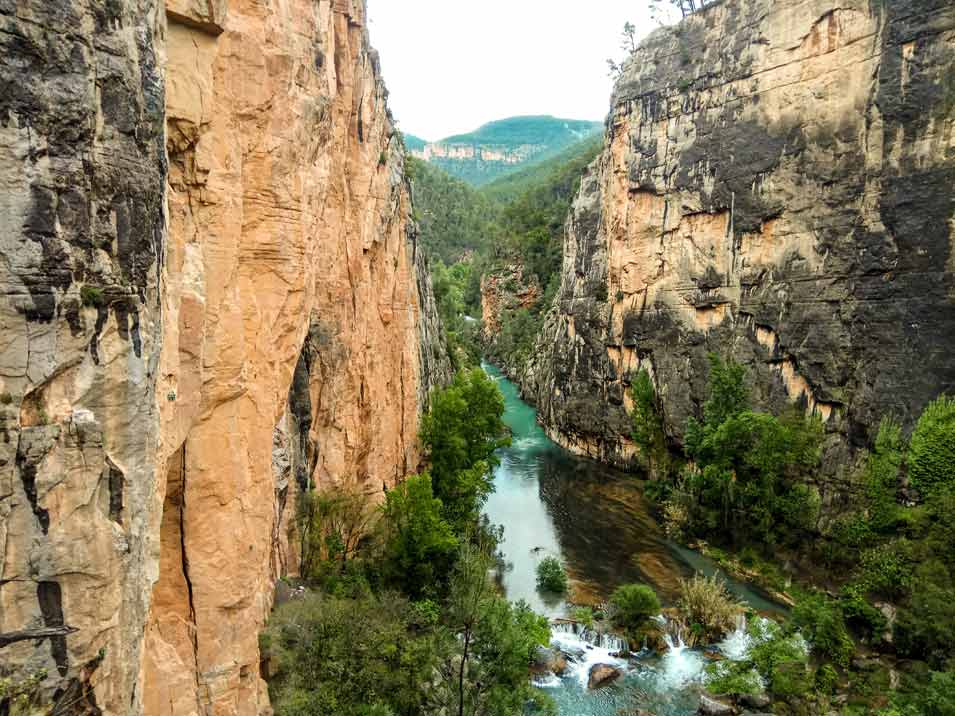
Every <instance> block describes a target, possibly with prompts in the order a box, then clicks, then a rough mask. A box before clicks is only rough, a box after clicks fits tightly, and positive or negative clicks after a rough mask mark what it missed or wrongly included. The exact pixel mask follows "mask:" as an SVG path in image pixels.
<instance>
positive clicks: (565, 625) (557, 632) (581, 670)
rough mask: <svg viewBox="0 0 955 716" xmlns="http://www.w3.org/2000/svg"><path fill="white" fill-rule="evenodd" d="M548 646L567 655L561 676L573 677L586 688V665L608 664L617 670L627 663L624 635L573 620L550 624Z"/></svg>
mask: <svg viewBox="0 0 955 716" xmlns="http://www.w3.org/2000/svg"><path fill="white" fill-rule="evenodd" d="M551 646H553V647H554V648H556V649H559V650H560V651H561V653H563V655H564V657H565V658H566V659H567V669H566V671H565V672H564V674H565V676H569V677H572V678H574V679H576V680H577V681H578V683H579V684H580V687H581V688H582V689H586V688H587V681H588V679H589V678H590V669H591V668H592V667H593V666H595V665H596V664H608V665H610V666H613V667H615V668H617V669H620V670H621V671H625V670H626V669H627V667H628V661H627V656H628V655H629V653H630V652H629V645H628V644H627V640H626V639H623V638H621V637H619V636H616V635H614V634H606V633H602V632H599V631H596V630H594V629H588V628H586V627H585V626H584V625H583V624H579V623H577V622H563V621H561V622H555V623H553V624H551Z"/></svg>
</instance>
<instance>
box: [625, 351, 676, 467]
mask: <svg viewBox="0 0 955 716" xmlns="http://www.w3.org/2000/svg"><path fill="white" fill-rule="evenodd" d="M630 396H631V397H632V398H633V417H632V420H633V441H634V443H636V445H637V447H639V448H640V452H641V454H642V455H643V457H644V458H645V459H646V461H647V468H648V470H649V472H650V475H651V476H652V477H657V478H659V479H662V478H665V477H666V473H667V472H668V470H667V466H668V463H669V450H668V448H667V443H666V433H665V432H664V429H663V417H662V416H661V415H660V409H659V406H658V405H657V392H656V389H655V388H654V387H653V380H652V379H651V378H650V374H649V373H648V372H647V371H646V370H644V369H642V368H641V369H640V370H639V371H638V372H637V374H636V376H634V378H633V380H632V382H631V384H630Z"/></svg>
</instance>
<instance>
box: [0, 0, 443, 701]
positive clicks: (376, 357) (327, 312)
mask: <svg viewBox="0 0 955 716" xmlns="http://www.w3.org/2000/svg"><path fill="white" fill-rule="evenodd" d="M110 7H111V8H112V9H111V10H99V9H97V8H95V7H94V8H90V7H87V4H86V3H80V2H62V3H53V4H48V3H47V2H46V0H28V2H24V3H22V7H21V4H20V3H18V4H17V9H16V10H15V13H16V14H15V15H9V13H12V12H14V11H13V10H7V6H6V5H4V4H0V15H2V16H3V19H4V21H9V26H10V27H11V28H12V29H11V32H10V33H8V34H7V35H5V36H3V37H2V38H0V45H2V47H3V49H4V52H3V53H2V59H0V80H3V81H4V82H6V81H7V79H8V77H12V76H14V75H15V74H17V73H19V74H22V73H23V72H24V67H26V72H27V74H28V75H31V76H33V77H34V78H35V79H36V81H35V82H32V83H31V82H20V83H18V85H17V87H18V88H19V89H18V93H17V94H16V96H15V97H13V98H12V99H14V100H15V102H16V103H15V104H10V105H9V106H8V104H7V102H8V99H7V97H6V95H5V96H4V97H3V98H2V99H0V110H6V111H7V114H4V116H8V117H9V119H10V120H11V121H8V122H7V124H0V184H2V187H3V196H4V198H3V199H2V200H0V225H2V227H3V228H4V232H0V233H3V235H4V236H5V237H7V238H3V239H0V254H2V255H3V256H4V257H5V261H4V262H0V280H2V282H3V284H4V286H5V287H6V289H5V291H4V293H3V294H2V296H0V328H2V331H3V337H4V339H5V340H4V341H2V342H0V381H2V384H0V393H3V396H2V399H0V419H2V423H3V424H2V427H3V429H4V431H5V434H6V435H7V437H8V439H7V440H6V441H5V442H4V443H3V444H2V446H0V518H2V519H0V632H3V633H6V632H13V631H19V630H23V629H30V628H44V627H46V628H49V627H59V626H63V627H64V628H66V627H68V628H69V629H71V630H73V631H69V633H65V634H63V635H59V636H56V637H55V638H52V639H46V638H45V639H41V640H24V641H19V642H17V643H15V644H14V645H13V646H11V647H5V648H4V651H3V652H2V653H0V663H2V666H3V667H4V668H8V667H9V668H10V669H14V670H17V671H18V673H27V672H30V671H33V670H35V669H38V668H45V669H46V670H47V672H48V674H49V676H48V678H47V679H46V680H45V681H44V683H43V692H44V695H45V696H47V697H49V698H50V699H51V700H52V701H54V702H56V703H58V704H60V708H65V707H64V704H66V703H67V702H69V703H70V707H69V710H67V711H65V713H71V714H73V713H78V714H79V713H89V714H100V713H101V714H124V715H125V714H143V713H145V714H149V715H150V716H167V715H168V716H172V715H173V714H174V715H175V716H188V715H190V714H202V715H203V716H209V715H213V714H215V715H219V714H236V715H238V714H243V715H244V714H250V715H251V714H259V713H268V712H269V704H268V697H267V692H266V690H265V685H264V683H263V682H262V681H261V679H260V678H259V653H258V632H259V630H260V628H261V626H262V625H263V623H264V621H265V620H266V618H267V616H268V613H269V610H270V608H271V602H272V593H273V585H274V582H275V580H276V579H277V578H278V577H279V576H281V575H284V574H294V573H295V572H296V570H297V566H298V562H297V549H296V534H295V529H294V525H293V524H292V518H293V516H294V514H295V504H296V495H297V494H299V493H300V492H301V490H302V489H308V488H314V487H316V486H321V487H330V488H334V487H335V486H339V485H349V486H359V488H360V489H362V490H364V491H365V492H366V493H367V494H368V496H369V499H370V500H375V499H380V496H381V494H382V492H383V490H384V489H386V488H388V487H391V486H393V485H394V484H395V483H396V482H397V481H398V480H400V479H402V478H403V476H405V475H406V474H408V473H409V472H412V471H414V470H416V469H417V467H418V464H419V454H418V449H417V445H416V435H417V428H418V418H419V414H420V412H421V409H422V407H423V406H424V405H425V402H426V400H427V395H428V393H429V391H430V389H431V387H432V386H434V385H436V384H439V383H442V382H444V381H446V380H448V379H449V378H450V367H449V364H448V360H447V356H446V354H445V351H444V347H443V345H442V343H441V339H440V326H439V324H438V320H437V312H436V308H435V305H434V298H433V295H432V294H431V288H430V283H429V279H428V277H427V273H426V271H425V268H424V263H423V256H421V255H420V254H419V252H418V251H417V247H416V234H415V227H414V225H413V224H412V223H411V222H410V219H409V216H410V213H411V212H410V198H409V192H408V190H407V187H406V184H405V181H404V176H403V174H404V169H403V147H402V146H401V144H400V139H399V137H398V135H397V134H396V132H395V129H394V126H393V123H392V121H391V117H390V114H389V112H388V109H387V106H386V94H387V93H386V90H385V88H384V85H383V83H382V80H381V77H380V75H379V70H378V60H377V55H376V54H375V53H374V51H373V50H371V49H370V46H369V42H368V37H367V30H366V15H365V6H364V2H363V0H271V1H270V2H265V0H167V2H166V3H165V7H163V6H162V3H156V2H155V1H154V0H119V1H118V2H115V3H111V4H110ZM111 13H112V14H111ZM8 15H9V17H8ZM7 38H13V39H12V40H10V41H9V42H8V39H7ZM24 42H26V43H27V44H30V46H32V47H34V48H38V49H37V52H36V54H35V57H34V56H32V55H31V56H30V57H32V58H33V59H32V60H29V61H28V60H25V59H24V56H23V55H22V49H23V47H24V46H26V45H24V44H23V43H24ZM18 43H19V44H18ZM31 43H32V44H31ZM8 44H9V47H8ZM18 53H21V54H18ZM8 60H9V62H8ZM29 62H33V63H34V64H33V65H30V64H29ZM17 63H19V64H17ZM24 63H26V64H24ZM84 73H85V74H84ZM4 86H5V87H6V86H7V84H4ZM11 86H12V85H11ZM63 88H66V89H65V90H64V89H63ZM67 90H68V91H67ZM61 91H62V92H65V94H64V96H63V97H62V98H60V97H59V95H58V94H57V93H58V92H61ZM38 152H39V154H38ZM38 156H39V157H40V160H39V162H38V161H37V157H38ZM24 247H28V248H27V250H25V249H24ZM16 257H20V258H19V259H17V258H16ZM17 261H19V263H17ZM4 451H5V452H4Z"/></svg>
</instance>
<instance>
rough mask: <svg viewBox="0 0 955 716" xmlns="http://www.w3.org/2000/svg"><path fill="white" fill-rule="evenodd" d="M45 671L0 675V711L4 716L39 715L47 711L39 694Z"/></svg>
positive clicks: (44, 678)
mask: <svg viewBox="0 0 955 716" xmlns="http://www.w3.org/2000/svg"><path fill="white" fill-rule="evenodd" d="M45 680H46V671H45V670H43V669H40V670H39V671H35V672H31V673H28V674H23V675H17V674H14V675H10V676H0V711H2V712H3V713H4V714H6V716H41V714H46V713H47V712H48V710H49V709H48V707H46V706H45V705H44V704H43V700H42V698H41V695H40V686H41V685H42V683H43V682H44V681H45Z"/></svg>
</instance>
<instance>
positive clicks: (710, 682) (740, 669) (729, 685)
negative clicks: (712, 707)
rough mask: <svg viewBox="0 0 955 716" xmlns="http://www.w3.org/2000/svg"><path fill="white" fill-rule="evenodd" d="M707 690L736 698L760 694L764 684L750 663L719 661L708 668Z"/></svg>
mask: <svg viewBox="0 0 955 716" xmlns="http://www.w3.org/2000/svg"><path fill="white" fill-rule="evenodd" d="M706 690H707V691H710V692H712V693H714V694H728V695H734V696H735V695H740V694H759V693H762V691H763V683H762V679H761V677H760V675H759V672H757V671H756V669H754V668H753V665H752V663H751V662H749V661H717V662H715V663H712V664H708V665H707V667H706Z"/></svg>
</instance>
